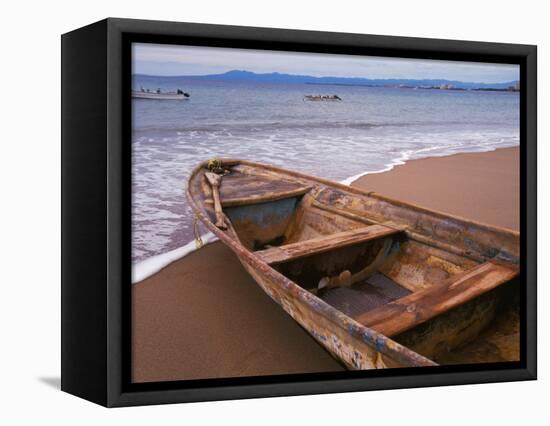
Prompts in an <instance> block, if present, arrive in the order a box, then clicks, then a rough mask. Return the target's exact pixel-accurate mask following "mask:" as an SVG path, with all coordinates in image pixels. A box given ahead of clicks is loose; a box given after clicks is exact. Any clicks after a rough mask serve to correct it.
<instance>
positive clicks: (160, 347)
mask: <svg viewBox="0 0 550 426" xmlns="http://www.w3.org/2000/svg"><path fill="white" fill-rule="evenodd" d="M62 87H63V88H62V120H63V121H62V168H63V169H62V389H63V390H65V391H66V392H69V393H72V394H75V395H78V396H81V397H83V398H86V399H89V400H91V401H94V402H97V403H100V404H103V405H106V406H125V405H140V404H155V403H169V402H186V401H202V400H214V399H230V398H251V397H264V396H276V395H298V394H311V393H325V392H344V391H360V390H372V389H388V388H402V387H419V386H441V385H450V384H464V383H483V382H497V381H512V380H528V379H535V378H536V47H535V46H526V45H515V44H497V43H482V42H465V41H452V40H433V39H417V38H402V37H387V36H383V37H382V36H370V35H359V34H342V33H325V32H311V31H295V30H292V31H291V30H281V29H268V28H247V27H232V26H219V25H203V24H187V23H174V22H154V21H139V20H126V19H107V20H104V21H101V22H98V23H95V24H92V25H90V26H87V27H84V28H81V29H78V30H75V31H73V32H70V33H68V34H65V35H63V37H62Z"/></svg>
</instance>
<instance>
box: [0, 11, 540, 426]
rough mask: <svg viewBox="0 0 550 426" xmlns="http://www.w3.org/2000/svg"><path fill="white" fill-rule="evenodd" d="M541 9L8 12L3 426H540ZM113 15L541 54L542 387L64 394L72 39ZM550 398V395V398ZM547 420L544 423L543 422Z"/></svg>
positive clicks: (0, 178) (0, 211) (1, 84)
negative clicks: (115, 396)
mask: <svg viewBox="0 0 550 426" xmlns="http://www.w3.org/2000/svg"><path fill="white" fill-rule="evenodd" d="M544 4H545V3H544V2H542V1H529V0H525V1H521V2H518V1H515V2H508V1H504V0H500V1H491V2H489V1H488V2H482V1H471V0H460V1H458V0H457V1H453V2H441V1H422V0H416V1H377V2H366V1H348V0H338V1H324V2H323V1H320V0H311V1H310V0H307V1H297V0H293V1H292V0H276V1H272V2H266V1H250V2H246V1H244V0H228V1H214V0H200V1H181V0H179V1H163V0H152V1H146V0H142V1H136V0H131V1H127V0H125V1H104V0H93V1H65V2H61V1H58V2H56V1H34V2H30V1H18V2H4V3H3V4H2V6H1V9H2V18H3V19H2V25H1V26H0V31H1V34H2V37H1V39H0V40H1V44H2V49H1V51H0V58H1V60H0V73H1V78H0V94H1V95H2V97H1V101H0V105H1V109H2V113H1V117H2V118H1V121H0V122H1V126H0V147H1V148H0V153H1V155H0V188H1V198H0V200H1V208H0V215H1V218H0V224H1V232H0V259H1V260H0V262H1V263H0V264H1V265H2V269H3V273H2V274H1V275H0V283H1V284H0V286H1V287H0V330H1V334H0V336H1V340H0V341H1V345H0V361H1V362H0V366H1V369H0V407H1V408H0V423H2V424H6V425H12V424H24V423H25V424H33V423H45V424H53V423H54V422H56V423H57V422H59V423H60V424H79V425H86V424H94V425H97V424H100V423H101V424H123V423H130V422H132V423H135V424H148V425H151V424H165V423H171V424H174V423H176V424H195V423H200V424H204V423H206V424H207V423H210V422H214V421H215V422H217V423H219V424H226V423H227V422H232V421H234V422H238V423H246V424H262V425H263V424H278V425H280V424H282V423H284V424H295V423H297V422H298V421H300V422H302V423H307V424H316V425H317V424H333V425H334V424H337V425H339V424H345V423H348V424H349V423H350V422H358V423H361V424H366V425H369V424H373V423H380V422H384V423H386V422H388V423H389V424H395V423H397V422H404V423H407V424H416V423H422V424H424V425H432V424H438V425H441V424H444V425H445V426H451V425H462V426H463V425H464V424H483V423H486V424H503V425H504V424H506V425H507V424H511V425H518V424H522V423H523V424H542V423H543V421H541V419H543V418H546V422H547V421H548V417H549V414H548V409H549V407H548V401H549V399H548V394H549V393H550V386H549V381H550V379H549V377H548V365H547V363H546V362H545V361H546V359H545V358H547V357H548V349H549V347H548V340H549V339H548V334H549V333H548V328H547V326H548V317H549V314H548V312H550V299H549V294H550V293H549V291H548V290H547V288H546V284H547V283H548V281H549V279H550V273H549V271H548V268H544V266H545V260H547V258H548V253H549V250H548V248H547V247H546V246H547V243H546V241H548V240H549V238H550V233H549V226H548V221H547V220H544V219H545V218H547V217H548V216H549V215H550V209H549V201H548V191H545V190H544V188H545V187H546V186H547V185H546V184H547V183H548V182H549V179H550V172H549V169H550V167H549V166H548V162H550V156H549V148H548V146H547V145H548V142H549V141H548V137H549V133H548V131H549V130H548V120H547V117H548V115H549V114H550V106H549V95H548V89H547V85H546V80H547V78H548V77H547V76H548V75H550V64H549V58H548V49H550V47H549V46H550V44H549V43H550V41H549V34H550V31H549V30H548V12H547V11H545V10H544V9H545V8H544ZM108 16H115V17H127V18H144V19H160V20H174V21H187V22H203V23H213V24H235V25H250V26H265V27H280V28H295V29H309V30H321V31H343V32H358V33H370V34H382V35H402V36H417V37H436V38H451V39H465V40H483V41H495V42H497V41H498V42H510V43H528V44H537V45H538V46H539V121H540V125H539V167H540V168H539V170H540V172H539V188H540V190H539V194H540V195H539V206H540V211H539V217H540V218H541V220H540V221H539V241H540V242H541V243H540V244H539V250H540V254H539V264H540V266H541V267H540V274H539V301H540V303H539V306H540V309H539V345H540V346H539V377H540V379H539V381H537V382H524V383H511V384H495V385H477V386H459V387H447V388H431V389H417V390H397V391H386V392H370V393H354V394H339V395H324V396H308V397H293V398H274V399H273V398H272V399H263V400H245V401H232V402H217V403H201V404H186V405H171V406H157V407H142V408H132V409H116V410H106V409H103V408H100V407H98V406H95V405H93V404H91V403H88V402H86V401H83V400H80V399H78V398H75V397H72V396H69V395H67V394H64V393H62V392H60V391H58V390H57V389H56V388H55V386H58V380H59V374H60V373H59V371H60V367H59V358H60V350H59V346H60V331H59V327H60V326H59V324H60V314H59V312H60V300H59V299H60V297H59V296H60V236H59V234H60V225H59V221H60V220H59V217H60V207H59V206H60V188H59V187H60V34H62V33H64V32H67V31H70V30H72V29H75V28H78V27H80V26H83V25H86V24H89V23H91V22H94V21H97V20H100V19H103V18H105V17H108ZM545 393H546V395H545ZM537 419H538V420H537Z"/></svg>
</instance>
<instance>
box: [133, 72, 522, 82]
mask: <svg viewBox="0 0 550 426" xmlns="http://www.w3.org/2000/svg"><path fill="white" fill-rule="evenodd" d="M234 71H237V72H245V73H250V74H254V75H270V74H279V75H288V76H293V77H309V78H313V79H326V78H339V79H346V80H353V79H362V80H371V81H377V80H378V81H380V80H382V81H383V80H417V81H423V80H426V81H427V80H442V81H449V82H459V83H466V84H504V83H516V82H519V79H515V80H503V81H498V82H487V81H467V80H457V79H449V78H444V77H428V78H414V77H384V78H371V77H358V76H356V77H350V76H337V75H324V76H315V75H310V74H291V73H284V72H279V71H271V72H261V73H260V72H254V71H249V70H245V69H230V70H227V71H224V72H218V73H207V74H147V73H139V72H138V73H132V76H145V77H168V78H178V77H207V76H214V75H224V74H228V73H231V72H234Z"/></svg>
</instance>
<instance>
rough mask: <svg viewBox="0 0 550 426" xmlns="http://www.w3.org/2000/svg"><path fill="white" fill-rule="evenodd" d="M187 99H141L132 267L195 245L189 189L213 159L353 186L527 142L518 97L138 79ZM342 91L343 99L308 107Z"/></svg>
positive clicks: (136, 103) (135, 139)
mask: <svg viewBox="0 0 550 426" xmlns="http://www.w3.org/2000/svg"><path fill="white" fill-rule="evenodd" d="M133 85H134V88H139V87H140V86H143V87H146V88H149V89H152V90H156V89H157V88H160V89H161V90H163V91H165V90H176V89H178V88H180V89H182V90H183V91H185V92H188V93H189V94H190V95H191V96H190V98H189V100H186V101H158V100H143V99H133V100H132V110H133V111H132V128H133V132H132V260H133V262H134V263H136V262H139V261H142V260H144V259H147V258H150V257H151V256H155V255H159V254H161V253H165V252H167V251H170V250H174V249H176V248H178V247H181V246H184V245H185V244H186V243H188V242H189V241H191V240H192V239H193V231H192V225H193V215H192V212H191V208H190V207H189V205H188V203H187V201H186V197H185V190H186V185H187V178H188V176H189V173H190V172H191V170H192V169H193V168H194V167H195V166H196V165H197V164H198V163H199V162H201V161H204V160H207V159H210V158H214V157H231V158H243V159H248V160H252V161H257V162H263V163H269V164H274V165H278V166H282V167H284V168H287V169H291V170H296V171H300V172H303V173H306V174H311V175H316V176H322V177H324V178H328V179H331V180H335V181H344V182H345V183H348V184H349V183H351V181H353V180H354V179H355V178H357V177H358V176H361V175H363V174H366V173H376V172H381V171H386V170H390V169H391V168H392V167H393V166H395V165H398V164H403V162H405V161H406V160H410V159H417V158H425V157H434V156H443V155H450V154H455V153H461V152H482V151H490V150H493V149H496V148H501V147H510V146H514V145H518V144H519V93H517V92H485V91H451V90H426V89H409V88H384V87H357V86H332V85H331V86H324V85H323V86H321V85H310V84H286V83H257V82H226V81H197V80H182V79H173V78H162V77H135V78H134V81H133ZM306 94H326V95H333V94H337V95H338V96H340V97H341V98H342V99H343V100H342V102H308V101H304V100H303V96H304V95H306Z"/></svg>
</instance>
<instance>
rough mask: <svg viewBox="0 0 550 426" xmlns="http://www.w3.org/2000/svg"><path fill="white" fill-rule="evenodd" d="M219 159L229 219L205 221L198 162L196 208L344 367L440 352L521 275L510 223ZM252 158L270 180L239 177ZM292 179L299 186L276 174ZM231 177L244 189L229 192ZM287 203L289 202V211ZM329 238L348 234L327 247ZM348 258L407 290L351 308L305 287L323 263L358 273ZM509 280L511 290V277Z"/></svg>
mask: <svg viewBox="0 0 550 426" xmlns="http://www.w3.org/2000/svg"><path fill="white" fill-rule="evenodd" d="M224 163H225V164H228V165H237V168H236V169H235V170H236V171H235V174H233V175H231V176H232V177H229V178H223V179H228V180H227V181H223V182H226V183H225V184H224V183H222V186H221V195H222V202H224V203H225V204H224V213H225V214H226V216H227V221H228V224H229V229H228V230H227V231H222V230H221V229H219V228H217V227H216V226H215V225H214V221H213V218H214V211H213V209H212V204H210V202H209V199H210V197H211V193H210V192H209V188H208V185H207V184H205V180H204V179H203V178H202V177H203V176H202V175H201V173H204V170H205V168H206V167H208V164H207V163H206V162H205V163H203V164H201V165H199V166H198V167H197V168H196V169H195V170H194V171H193V172H192V174H191V177H190V179H189V186H188V190H187V196H188V199H189V202H190V204H191V207H192V208H193V210H194V212H195V214H196V215H197V217H198V218H199V219H200V220H201V221H202V222H203V224H204V225H205V226H206V227H207V228H208V229H209V230H210V231H212V232H213V233H214V234H215V235H216V236H218V237H219V239H220V240H221V241H222V242H223V243H225V244H226V245H227V246H228V247H229V248H230V249H231V250H232V251H233V252H234V253H235V254H236V255H237V257H238V259H239V261H240V262H241V264H242V265H243V267H244V268H245V270H246V271H247V272H248V273H249V274H250V275H251V276H252V277H253V278H254V280H255V281H256V282H257V283H258V285H259V286H260V287H261V288H262V289H263V290H264V291H265V293H266V294H268V295H269V296H270V297H271V298H272V299H273V300H274V301H275V302H276V303H278V304H279V305H280V306H281V307H282V308H283V309H284V310H285V311H286V312H287V313H288V314H289V315H290V316H291V317H292V318H293V319H294V320H295V321H296V322H297V323H298V324H300V325H301V326H302V327H303V328H304V329H305V330H307V331H308V333H309V334H310V335H311V336H312V337H313V338H315V339H316V340H317V341H318V342H319V343H320V344H321V345H322V346H324V347H325V348H326V349H327V350H328V351H329V352H330V353H331V354H332V355H333V356H334V357H335V358H336V359H338V360H340V361H341V362H342V363H343V364H344V365H345V366H346V367H347V368H349V369H359V370H363V369H376V368H397V367H421V366H423V367H427V366H435V365H438V364H437V359H435V361H434V358H437V357H438V356H439V352H441V351H448V350H450V349H453V348H455V347H457V346H460V345H462V344H464V343H467V342H468V341H469V340H471V339H472V338H473V337H475V336H477V335H478V334H479V333H480V332H481V330H482V329H484V328H485V327H486V326H487V324H489V323H490V322H491V321H492V320H493V319H494V318H495V315H497V307H498V306H500V305H502V304H503V303H504V302H506V303H507V301H508V300H509V297H508V293H509V292H507V291H503V287H502V286H501V284H503V283H506V282H508V281H510V280H511V279H512V278H514V277H516V276H517V274H518V272H517V264H514V262H517V258H518V254H519V244H518V241H519V234H517V233H514V232H512V231H508V230H503V229H500V228H494V227H490V226H487V225H483V224H479V223H475V222H471V221H467V220H464V219H461V218H457V217H453V216H449V215H444V214H441V213H438V212H433V211H430V210H427V209H423V208H420V207H418V206H413V205H409V204H406V203H402V202H399V201H396V200H391V199H389V198H386V197H383V196H379V195H377V194H372V193H367V192H364V191H361V190H358V189H356V188H349V187H346V186H343V185H340V184H337V183H334V182H330V181H326V180H323V179H320V178H314V177H310V176H307V175H303V174H300V173H297V172H290V171H286V170H283V169H279V168H277V167H273V166H266V165H259V164H257V163H252V162H248V161H238V160H226V161H224ZM239 167H240V168H241V169H239ZM254 168H263V170H265V176H268V177H269V179H268V180H267V181H266V182H263V181H262V175H261V174H260V175H258V176H257V177H254V176H252V177H251V178H247V177H246V176H250V175H249V174H245V175H246V176H245V175H243V176H244V177H239V176H238V174H239V173H240V172H243V171H247V173H249V172H250V170H254ZM265 176H264V177H265ZM289 178H292V179H295V180H296V182H297V183H296V185H297V186H296V187H294V188H293V187H291V186H289V185H287V184H286V183H285V182H284V180H285V179H289ZM231 179H233V184H231V182H232V181H231ZM270 179H271V180H270ZM273 182H276V184H275V188H278V189H279V192H276V191H275V192H274V186H273ZM224 185H226V186H225V187H224ZM228 185H229V187H228ZM231 185H233V186H234V187H235V188H237V191H236V193H239V194H240V195H243V194H244V195H245V197H238V196H235V193H233V194H232V192H231V189H232V188H231ZM312 188H313V189H312ZM239 194H237V195H239ZM293 200H294V201H293ZM292 206H298V207H296V210H295V211H294V212H293V213H292V212H291V213H289V209H290V210H292V209H291V207H292ZM300 209H301V210H300ZM388 218H389V219H388ZM381 223H384V225H381ZM300 224H301V225H300ZM304 224H305V225H304ZM365 224H367V225H368V226H366V227H365ZM377 224H378V225H377ZM342 229H348V230H349V231H345V232H339V231H341V230H342ZM319 232H320V233H321V234H320V236H319ZM310 234H311V235H310ZM251 236H252V237H251ZM342 239H343V240H342ZM335 240H342V241H344V242H346V241H347V243H346V244H344V245H342V244H340V245H336V246H335V245H334V244H333V243H334V241H335ZM340 242H341V241H340ZM495 247H498V250H497V249H496V248H495ZM304 248H306V250H305V251H304ZM335 248H336V249H335ZM300 250H302V252H301V251H300ZM376 253H378V255H377V254H376ZM379 258H380V259H379ZM357 261H362V262H367V263H366V264H367V265H370V266H367V267H366V269H364V270H362V273H364V272H365V271H366V270H369V268H371V267H373V268H376V269H377V270H379V271H380V273H381V274H384V277H385V278H384V279H385V280H386V281H388V282H391V283H393V284H395V285H399V286H401V287H403V288H402V290H404V291H406V292H409V293H410V295H408V296H405V297H402V295H401V296H399V297H400V298H399V300H396V301H395V302H392V303H388V304H387V305H379V306H378V307H379V308H380V309H372V311H366V313H365V314H362V315H358V316H354V315H353V314H352V313H350V312H345V309H344V310H342V309H340V308H338V309H337V308H335V305H334V303H328V302H327V301H326V300H325V299H323V297H321V296H319V294H318V293H316V292H314V291H313V290H315V289H312V283H317V282H318V281H319V277H322V276H326V275H327V274H328V275H329V276H330V275H331V273H330V270H329V271H327V270H321V271H320V270H319V269H323V268H324V267H325V266H326V265H329V264H331V263H332V264H333V265H332V266H334V265H339V266H335V268H340V269H338V270H339V271H341V270H345V269H350V270H351V271H353V273H354V274H356V272H355V271H356V270H357V269H362V268H365V265H363V266H361V267H358V266H357ZM510 262H511V263H510ZM312 265H313V266H312ZM342 265H344V266H342ZM370 275H372V273H370ZM439 281H441V282H442V283H439ZM393 284H392V285H393ZM508 287H510V286H508ZM512 287H513V289H514V290H513V291H514V292H516V291H517V288H518V287H517V282H514V283H512ZM415 298H416V299H415ZM408 300H410V301H408ZM400 302H401V303H400ZM384 303H386V302H384ZM369 309H370V308H369ZM380 310H382V311H383V312H382V313H381V315H382V317H384V315H385V316H386V321H385V322H384V321H383V322H380V321H379V320H380V318H379V317H380V313H379V312H378V311H380ZM388 314H389V321H388V320H387V319H388V318H387V317H388ZM392 317H396V318H398V321H397V320H396V321H394V322H392ZM369 324H376V326H375V327H371V326H370V325H369ZM379 324H382V325H381V326H379ZM396 324H397V326H396ZM403 325H405V326H408V327H404V326H403ZM381 330H384V331H381ZM430 358H432V359H430Z"/></svg>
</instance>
